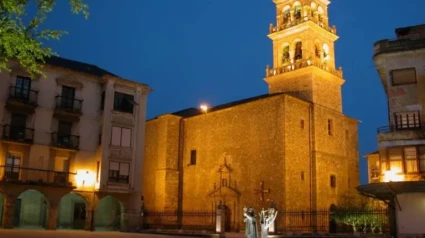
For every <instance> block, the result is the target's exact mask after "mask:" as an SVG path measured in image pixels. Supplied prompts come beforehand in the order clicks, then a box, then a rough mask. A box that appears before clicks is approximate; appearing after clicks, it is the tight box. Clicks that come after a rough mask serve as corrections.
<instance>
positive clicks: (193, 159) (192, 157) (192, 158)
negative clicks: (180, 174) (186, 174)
mask: <svg viewBox="0 0 425 238" xmlns="http://www.w3.org/2000/svg"><path fill="white" fill-rule="evenodd" d="M190 165H196V150H191V151H190Z"/></svg>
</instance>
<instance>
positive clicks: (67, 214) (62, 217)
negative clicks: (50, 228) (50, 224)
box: [57, 193, 87, 230]
mask: <svg viewBox="0 0 425 238" xmlns="http://www.w3.org/2000/svg"><path fill="white" fill-rule="evenodd" d="M86 208H87V206H86V200H85V199H84V198H83V197H82V196H81V195H79V194H76V193H69V194H67V195H65V196H63V197H62V199H61V200H60V202H59V209H58V220H57V228H58V229H74V230H83V229H84V225H85V222H86V217H87V216H86V215H87V209H86Z"/></svg>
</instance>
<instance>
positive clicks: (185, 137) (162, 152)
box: [142, 0, 359, 231]
mask: <svg viewBox="0 0 425 238" xmlns="http://www.w3.org/2000/svg"><path fill="white" fill-rule="evenodd" d="M274 3H275V4H276V10H277V11H276V12H277V16H276V19H277V23H276V25H273V24H271V25H270V27H269V30H270V34H269V35H268V36H269V38H270V39H271V40H272V42H273V66H272V67H270V66H267V68H266V77H265V79H264V80H265V82H266V83H267V84H268V86H269V91H268V93H267V94H265V95H261V96H258V97H253V98H247V99H242V100H240V101H236V102H230V103H227V104H223V105H219V106H215V107H211V108H207V107H202V109H197V108H189V109H185V110H182V111H178V112H175V113H170V114H165V115H161V116H158V117H156V118H154V119H151V120H148V121H147V122H146V145H145V160H144V166H143V172H142V175H143V184H144V186H143V192H142V193H143V196H144V206H145V209H146V210H147V211H148V212H147V214H148V216H149V211H176V212H177V214H183V213H185V212H186V211H199V210H214V208H216V207H217V206H219V205H221V207H224V209H225V212H226V216H225V217H226V219H225V223H226V224H225V227H226V230H236V231H237V230H240V229H241V228H242V227H244V221H243V215H242V209H243V207H244V206H248V207H249V206H251V207H254V208H255V209H256V210H257V211H259V209H261V208H262V207H268V206H270V205H271V204H273V206H276V208H277V209H278V210H279V211H280V214H283V213H284V212H285V211H292V210H293V211H298V213H299V214H304V212H306V213H305V214H307V213H308V212H312V211H318V210H325V211H329V209H330V207H331V206H332V205H336V204H338V200H339V198H340V196H341V195H343V194H351V193H356V191H355V188H356V187H357V186H358V185H359V170H358V131H357V126H358V121H357V120H355V119H352V118H350V117H347V116H346V115H344V113H343V111H342V100H341V86H342V85H343V83H344V79H343V77H342V70H341V69H336V68H335V49H334V41H335V40H337V38H338V36H337V35H336V28H335V27H330V26H329V22H328V11H327V7H328V4H329V1H327V0H317V1H310V0H309V1H293V0H274ZM292 218H293V217H292ZM292 218H291V217H285V216H280V217H279V218H278V219H277V221H276V224H277V225H276V226H277V229H281V230H290V229H293V230H294V229H297V228H299V229H300V230H299V231H307V230H309V229H310V228H312V227H316V228H317V227H320V229H322V230H327V229H328V228H327V226H328V222H329V221H327V220H326V222H325V223H326V224H318V223H319V221H318V220H317V219H308V218H305V217H304V216H302V217H301V216H300V217H296V218H295V220H291V219H292ZM147 222H150V221H149V219H148V221H147ZM152 222H154V221H152ZM178 222H181V223H183V226H184V223H185V220H184V219H182V220H180V221H178ZM291 226H292V228H291ZM295 226H296V227H295Z"/></svg>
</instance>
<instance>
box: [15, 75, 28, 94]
mask: <svg viewBox="0 0 425 238" xmlns="http://www.w3.org/2000/svg"><path fill="white" fill-rule="evenodd" d="M30 90H31V79H30V78H28V77H22V76H17V77H16V83H15V95H14V96H15V97H16V98H20V99H29V97H30Z"/></svg>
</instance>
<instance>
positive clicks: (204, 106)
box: [200, 104, 208, 113]
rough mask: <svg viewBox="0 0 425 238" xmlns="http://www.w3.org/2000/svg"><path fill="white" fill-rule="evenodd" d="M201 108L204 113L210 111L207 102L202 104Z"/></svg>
mask: <svg viewBox="0 0 425 238" xmlns="http://www.w3.org/2000/svg"><path fill="white" fill-rule="evenodd" d="M200 108H201V111H202V112H203V113H206V112H207V111H208V105H206V104H201V106H200Z"/></svg>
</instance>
